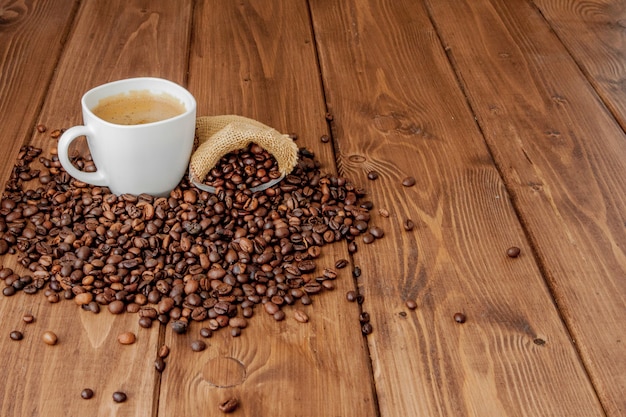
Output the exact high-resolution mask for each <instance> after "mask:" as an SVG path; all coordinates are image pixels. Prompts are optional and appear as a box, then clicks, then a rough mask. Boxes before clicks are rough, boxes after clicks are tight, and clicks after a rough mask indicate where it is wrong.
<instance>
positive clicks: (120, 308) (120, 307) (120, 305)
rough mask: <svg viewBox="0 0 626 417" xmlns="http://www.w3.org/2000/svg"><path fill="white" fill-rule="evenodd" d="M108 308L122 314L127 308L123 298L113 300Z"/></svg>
mask: <svg viewBox="0 0 626 417" xmlns="http://www.w3.org/2000/svg"><path fill="white" fill-rule="evenodd" d="M107 308H108V310H109V311H110V312H111V313H112V314H121V313H123V312H124V310H125V309H126V307H125V306H124V302H123V301H121V300H115V301H111V302H110V303H109V305H108V306H107Z"/></svg>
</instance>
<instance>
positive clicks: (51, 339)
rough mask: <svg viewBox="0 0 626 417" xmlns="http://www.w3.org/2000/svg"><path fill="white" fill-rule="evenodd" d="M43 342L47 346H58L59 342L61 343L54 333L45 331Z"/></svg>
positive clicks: (42, 337)
mask: <svg viewBox="0 0 626 417" xmlns="http://www.w3.org/2000/svg"><path fill="white" fill-rule="evenodd" d="M41 340H43V342H44V343H45V344H47V345H51V346H52V345H56V344H57V342H58V341H59V339H58V337H57V335H56V334H55V333H54V332H51V331H49V330H48V331H45V332H43V334H42V335H41Z"/></svg>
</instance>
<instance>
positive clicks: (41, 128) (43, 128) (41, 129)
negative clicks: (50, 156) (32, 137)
mask: <svg viewBox="0 0 626 417" xmlns="http://www.w3.org/2000/svg"><path fill="white" fill-rule="evenodd" d="M46 130H48V128H47V127H46V125H44V124H41V123H40V124H38V125H37V132H39V133H44V132H45V131H46Z"/></svg>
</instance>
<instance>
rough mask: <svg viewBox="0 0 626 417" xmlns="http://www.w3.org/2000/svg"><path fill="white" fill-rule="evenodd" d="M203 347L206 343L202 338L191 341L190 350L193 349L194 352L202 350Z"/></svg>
mask: <svg viewBox="0 0 626 417" xmlns="http://www.w3.org/2000/svg"><path fill="white" fill-rule="evenodd" d="M205 349H206V343H204V342H203V341H202V340H194V341H193V342H191V350H193V351H194V352H202V351H203V350H205Z"/></svg>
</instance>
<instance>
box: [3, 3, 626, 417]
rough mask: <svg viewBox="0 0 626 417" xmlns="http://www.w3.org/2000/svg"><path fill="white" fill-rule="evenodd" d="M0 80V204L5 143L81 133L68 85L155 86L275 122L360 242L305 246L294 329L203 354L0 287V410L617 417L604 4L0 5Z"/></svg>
mask: <svg viewBox="0 0 626 417" xmlns="http://www.w3.org/2000/svg"><path fill="white" fill-rule="evenodd" d="M0 74H1V75H0V141H1V145H0V146H1V148H2V152H1V153H0V174H1V176H0V181H1V184H2V187H3V188H4V185H5V184H6V182H7V180H8V178H9V175H10V173H11V169H12V167H13V164H14V163H15V161H16V158H17V155H18V152H19V150H20V147H21V146H22V145H25V144H29V145H33V146H36V147H41V148H43V152H44V154H48V155H49V154H50V152H51V150H53V149H55V146H56V140H55V139H54V138H52V137H51V136H52V132H53V131H54V130H55V129H64V128H68V127H70V126H73V125H76V124H80V123H81V115H80V105H79V101H80V97H81V95H82V94H83V93H84V92H85V91H87V90H88V89H90V88H91V87H94V86H96V85H99V84H102V83H105V82H108V81H113V80H117V79H121V78H127V77H134V76H158V77H163V78H167V79H170V80H172V81H175V82H177V83H179V84H182V85H184V86H186V87H187V88H188V89H189V90H190V91H191V92H192V94H194V96H195V97H196V99H197V101H198V114H199V115H218V114H240V115H244V116H247V117H252V118H255V119H257V120H259V121H261V122H263V123H266V124H268V125H270V126H273V127H275V128H276V129H278V130H279V131H281V132H296V133H297V134H298V140H297V143H298V145H299V146H301V147H307V148H308V149H310V150H312V151H313V152H315V154H316V156H317V158H318V159H319V160H320V162H321V168H322V170H323V171H325V172H329V173H334V172H338V173H339V174H341V175H343V176H345V177H346V178H349V179H351V180H352V181H354V182H355V183H356V184H359V185H361V186H363V187H365V188H367V190H368V198H369V199H371V201H373V202H374V205H375V208H374V209H373V210H372V220H371V224H373V225H377V226H379V227H381V228H382V229H383V230H384V231H385V236H384V238H382V239H380V240H377V241H376V242H375V243H373V244H371V245H365V244H362V243H361V242H359V250H358V252H356V253H355V254H354V255H350V254H349V253H348V249H347V245H346V244H345V243H342V244H336V245H327V246H325V247H324V249H323V253H322V257H321V260H320V261H319V262H318V263H319V264H325V265H329V266H332V265H334V263H335V261H336V260H338V259H341V258H346V259H349V260H350V267H349V268H345V269H342V270H340V273H339V277H338V279H337V281H336V284H337V288H336V289H335V290H334V291H329V292H325V293H323V294H321V295H319V296H317V297H316V298H315V299H314V303H313V304H312V305H311V306H307V307H306V308H305V307H302V308H303V309H304V310H305V311H306V312H307V314H308V315H309V317H310V321H309V322H308V323H306V324H302V323H299V322H297V321H296V320H294V317H293V310H292V309H289V308H286V309H285V311H286V313H287V319H286V320H284V321H281V322H276V321H274V320H273V319H272V318H271V317H269V316H268V315H266V314H260V313H259V314H256V315H255V316H254V317H253V318H252V319H251V320H250V323H249V326H248V327H247V328H246V329H245V330H244V331H243V333H242V334H241V336H240V337H236V338H235V337H232V336H231V335H230V333H229V332H227V331H220V332H216V334H215V335H214V336H213V337H212V338H211V339H207V342H208V345H209V346H208V348H207V349H206V350H205V351H203V352H193V351H192V350H191V349H190V347H189V344H190V342H191V341H192V340H194V339H196V338H198V331H199V329H200V327H202V325H201V324H199V323H193V325H192V327H191V328H190V330H189V332H188V333H187V334H185V335H178V334H175V333H173V332H172V330H171V328H170V326H153V327H152V328H150V329H144V328H141V327H139V325H138V320H137V315H136V314H130V313H128V314H122V315H112V314H109V313H108V312H107V311H106V310H104V311H103V312H102V313H100V314H98V315H96V314H92V313H89V312H86V311H83V310H82V309H80V308H79V307H77V306H76V304H75V303H73V302H71V301H63V302H60V303H58V304H50V303H49V302H48V301H47V300H46V298H45V297H44V296H43V295H42V294H37V295H27V294H24V293H23V292H19V293H18V294H16V295H14V296H12V297H5V296H2V295H0V317H2V319H1V320H0V357H1V358H2V377H1V378H0V415H1V416H11V417H18V416H95V415H98V416H163V417H165V416H173V417H174V416H176V417H179V416H180V417H186V416H188V417H195V416H219V415H222V412H221V411H220V410H219V408H218V405H219V403H220V402H222V401H224V400H226V399H228V398H231V397H236V398H238V399H239V403H240V405H239V408H238V409H237V410H236V411H235V413H234V414H233V415H240V416H255V417H256V416H281V417H287V416H289V417H292V416H312V417H313V416H316V417H319V416H328V417H335V416H343V417H347V416H355V417H357V416H358V417H362V416H383V417H385V416H398V417H400V416H402V417H404V416H563V417H565V416H567V417H572V416H580V417H582V416H585V417H590V416H608V417H619V416H623V415H626V348H625V344H626V331H625V330H626V325H625V324H624V323H625V321H624V319H625V317H626V230H625V229H626V180H625V178H626V176H625V175H626V134H625V133H624V129H625V128H626V81H625V80H626V4H625V3H624V2H623V1H622V0H584V1H583V0H571V1H566V0H454V1H452V0H423V1H422V0H370V1H366V0H363V1H360V0H341V1H340V0H335V1H331V0H308V1H306V0H290V1H283V0H237V1H235V0H232V1H225V0H221V1H217V0H206V1H200V0H198V1H193V0H180V1H175V2H174V1H169V0H163V1H147V0H108V1H95V0H82V1H81V0H77V1H69V0H67V1H61V0H57V1H52V0H49V1H14V0H0ZM327 113H330V114H332V116H333V117H332V121H327V118H326V114H327ZM40 124H41V125H45V126H46V127H47V131H46V132H43V133H42V132H39V131H38V130H37V129H36V126H38V125H40ZM324 134H328V135H331V137H332V140H331V141H330V142H329V143H323V142H322V141H320V137H321V136H322V135H324ZM371 171H376V172H378V173H379V178H378V179H377V180H375V181H372V180H369V179H368V177H367V174H368V172H371ZM407 176H414V177H415V178H416V180H417V183H416V185H415V186H414V187H411V188H406V187H403V186H402V185H401V181H402V179H403V178H405V177H407ZM379 209H385V210H387V211H388V213H389V216H388V217H383V216H382V215H380V213H379ZM406 219H411V220H413V222H414V223H415V228H414V229H413V230H412V231H410V232H407V231H405V230H404V228H403V226H402V224H403V222H404V221H405V220H406ZM512 246H517V247H519V248H521V255H520V256H519V257H518V258H509V257H508V256H507V254H506V252H507V249H508V248H509V247H512ZM0 264H2V265H4V266H5V267H15V268H17V266H16V257H15V256H9V255H7V256H4V257H2V258H0ZM357 267H358V268H359V269H360V271H361V275H360V276H359V277H357V278H353V273H352V272H353V271H354V270H355V269H356V268H357ZM0 287H4V283H0ZM350 290H358V291H359V292H360V293H361V294H362V295H363V296H364V302H363V304H362V305H359V304H357V303H350V302H348V301H346V292H347V291H350ZM407 300H414V301H415V302H416V303H417V309H416V310H410V309H408V308H407V307H406V304H405V303H406V301H407ZM362 312H368V313H369V314H370V316H371V323H372V326H373V333H371V334H370V335H368V336H365V337H364V336H363V335H362V334H361V329H360V324H359V315H360V314H361V313H362ZM457 312H462V313H464V314H465V316H466V318H467V320H466V322H465V323H463V324H459V323H457V322H456V321H455V320H454V315H455V313H457ZM25 313H31V314H33V315H34V316H35V323H33V324H25V323H24V322H23V320H22V317H23V315H24V314H25ZM13 330H20V331H22V332H23V333H24V339H23V340H21V341H19V342H18V341H13V340H11V339H10V338H9V333H10V332H11V331H13ZM46 330H52V331H54V332H55V333H56V334H57V335H58V337H59V342H58V343H57V344H56V345H55V346H49V345H46V344H44V343H42V342H41V334H42V333H43V332H44V331H46ZM124 331H132V332H135V333H136V334H137V342H136V343H135V344H133V345H130V346H122V345H120V344H119V343H118V342H117V336H118V335H119V334H120V333H121V332H124ZM163 344H166V345H168V346H169V347H170V349H171V354H170V356H169V357H168V358H167V360H166V363H167V367H166V369H165V371H164V372H163V373H162V374H160V373H158V372H157V371H156V370H155V368H154V365H153V363H154V360H155V357H156V355H157V351H158V349H159V348H160V346H162V345H163ZM86 387H89V388H92V389H93V390H94V392H95V395H94V398H92V399H90V400H83V399H81V396H80V393H81V390H82V389H83V388H86ZM115 391H124V392H125V393H126V394H127V395H128V400H127V401H126V402H124V403H121V404H118V403H115V402H114V401H113V400H112V398H111V395H112V393H113V392H115Z"/></svg>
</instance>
